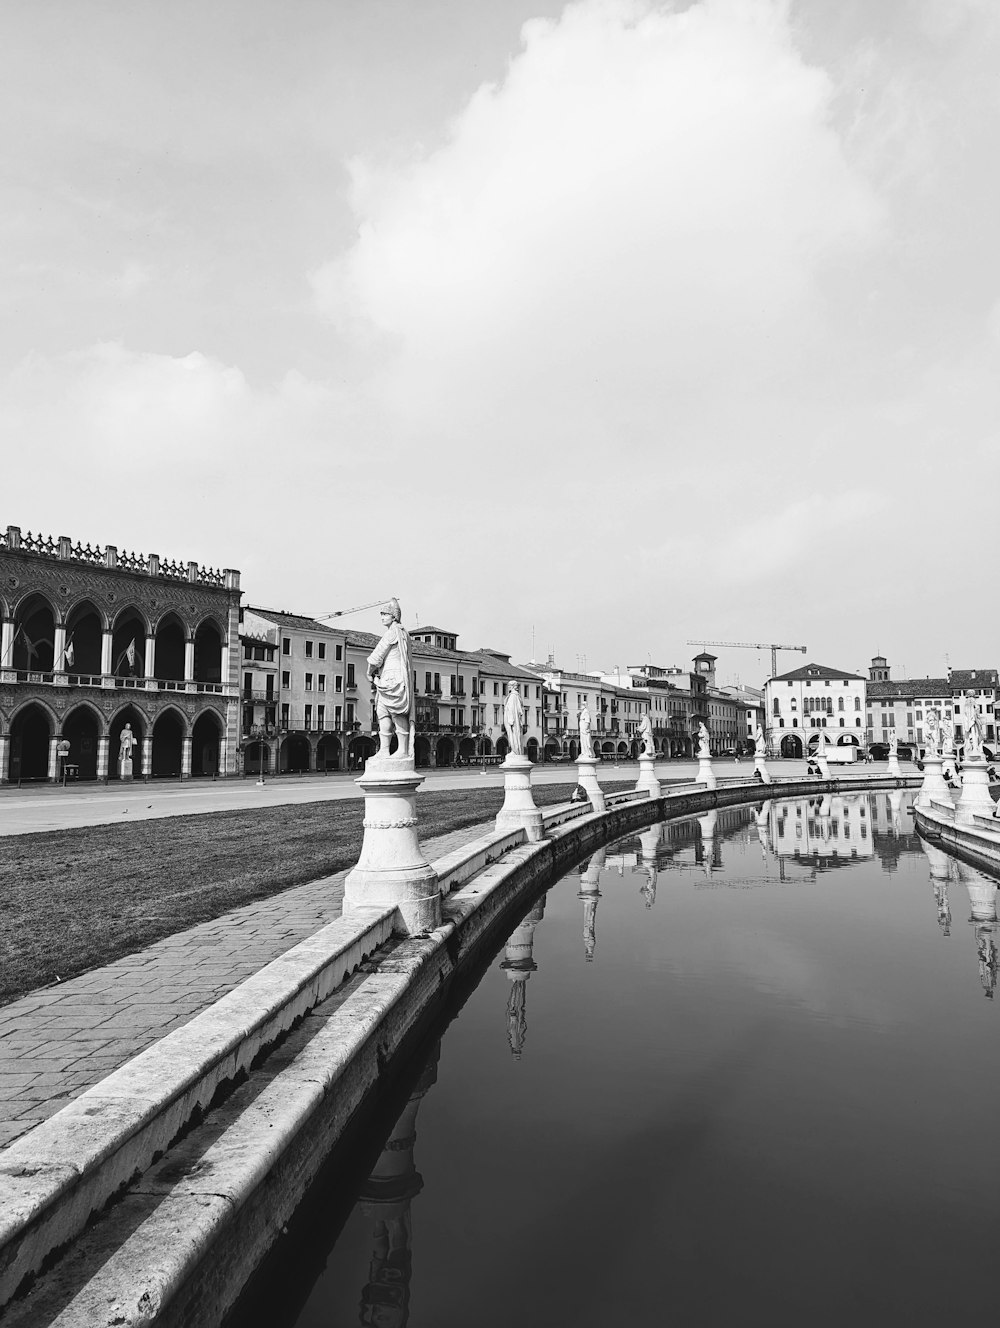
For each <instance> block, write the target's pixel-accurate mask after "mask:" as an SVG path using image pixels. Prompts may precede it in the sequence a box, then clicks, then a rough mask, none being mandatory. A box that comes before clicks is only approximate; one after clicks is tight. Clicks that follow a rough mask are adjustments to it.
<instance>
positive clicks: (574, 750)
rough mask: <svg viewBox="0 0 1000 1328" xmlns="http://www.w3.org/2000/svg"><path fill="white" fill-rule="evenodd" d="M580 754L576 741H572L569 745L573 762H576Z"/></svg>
mask: <svg viewBox="0 0 1000 1328" xmlns="http://www.w3.org/2000/svg"><path fill="white" fill-rule="evenodd" d="M579 752H580V748H579V747H578V746H577V745H576V740H575V739H571V741H570V744H569V759H570V760H571V761H575V760H576V758H577V756H578V755H579Z"/></svg>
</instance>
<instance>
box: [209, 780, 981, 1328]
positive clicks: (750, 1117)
mask: <svg viewBox="0 0 1000 1328" xmlns="http://www.w3.org/2000/svg"><path fill="white" fill-rule="evenodd" d="M911 798H912V795H911V794H908V793H907V794H900V793H892V794H886V793H878V794H858V795H851V796H846V797H843V798H840V797H830V796H827V797H826V798H824V799H820V798H816V799H815V800H813V801H810V800H808V799H802V800H799V801H791V802H787V803H771V804H765V807H764V809H763V810H762V811H758V812H755V811H754V810H753V809H751V808H746V809H737V810H732V811H728V812H720V813H719V814H718V816H717V817H711V818H709V817H704V818H701V820H700V821H698V820H694V821H690V822H684V823H680V824H672V825H671V826H669V827H666V828H664V827H662V826H661V827H657V828H656V829H654V830H653V831H649V832H645V833H644V834H642V835H641V836H636V837H633V838H631V839H627V840H624V841H622V842H621V843H619V844H617V845H615V846H613V847H612V848H610V849H608V850H606V851H604V852H602V853H599V854H598V855H597V856H596V858H594V859H592V860H591V861H590V862H589V863H585V864H584V865H583V867H582V868H581V870H578V871H576V872H574V873H571V874H569V875H568V876H566V877H564V878H563V879H562V880H561V881H559V882H558V884H556V885H555V886H554V887H552V888H551V889H550V890H549V891H548V893H547V895H546V896H545V897H544V899H543V900H540V901H539V902H538V903H537V905H536V906H535V907H534V908H533V909H532V910H531V912H530V913H529V914H528V916H527V918H526V919H525V920H524V921H523V922H522V923H521V924H520V925H519V926H518V927H517V928H516V930H515V931H514V933H513V934H512V936H511V939H510V941H509V942H508V945H507V947H506V950H505V951H503V952H501V954H500V955H499V956H498V957H497V959H496V960H495V961H494V962H493V963H492V964H491V965H490V967H489V969H488V971H487V972H486V973H485V975H484V976H483V979H482V981H481V982H480V983H479V985H478V987H477V988H476V989H475V991H474V992H473V993H472V995H471V996H470V998H469V999H468V1001H467V1003H466V1004H465V1005H464V1008H462V1009H461V1011H460V1013H459V1014H458V1016H457V1018H455V1019H454V1021H453V1022H452V1023H451V1024H450V1026H449V1027H448V1028H447V1032H446V1034H445V1036H444V1038H443V1041H441V1042H440V1043H439V1044H435V1045H434V1046H432V1047H430V1048H429V1051H428V1055H427V1057H426V1060H425V1062H424V1064H423V1067H422V1068H420V1067H415V1069H414V1074H413V1075H412V1076H411V1078H410V1080H409V1082H408V1084H406V1085H405V1086H404V1087H403V1088H402V1090H401V1098H400V1102H397V1103H396V1107H398V1106H400V1105H401V1103H402V1102H403V1101H405V1103H406V1105H405V1107H404V1108H403V1112H402V1116H401V1117H400V1119H399V1121H398V1122H397V1123H396V1125H395V1126H394V1128H393V1129H392V1130H391V1131H390V1132H389V1134H388V1138H387V1140H386V1142H385V1146H384V1148H383V1147H382V1141H383V1139H385V1131H384V1130H383V1131H382V1134H381V1137H380V1138H376V1139H374V1140H372V1141H371V1142H370V1145H369V1151H368V1152H367V1153H366V1152H365V1149H364V1147H361V1148H359V1150H358V1157H359V1165H360V1166H361V1167H362V1171H361V1174H360V1175H359V1176H358V1178H357V1180H358V1182H360V1191H359V1190H358V1188H357V1185H356V1184H355V1185H354V1186H352V1187H351V1190H350V1193H349V1194H344V1193H343V1192H342V1191H343V1184H341V1191H340V1192H338V1191H337V1190H336V1189H335V1188H332V1187H328V1189H327V1190H326V1191H323V1190H322V1189H321V1188H320V1189H319V1190H317V1191H316V1192H314V1194H313V1195H312V1196H311V1199H310V1203H309V1204H308V1205H307V1207H306V1210H305V1211H307V1213H308V1218H307V1221H306V1222H305V1223H303V1224H300V1225H299V1227H297V1228H295V1229H294V1230H293V1232H292V1235H291V1237H290V1239H289V1240H288V1241H286V1242H284V1245H283V1247H282V1248H281V1249H279V1251H278V1252H277V1255H276V1257H275V1258H273V1259H272V1260H271V1262H270V1265H269V1266H268V1268H267V1270H266V1276H265V1277H264V1278H262V1279H261V1280H260V1283H259V1284H258V1285H257V1286H255V1287H254V1288H253V1293H252V1296H250V1297H248V1298H247V1300H245V1302H244V1303H243V1304H242V1305H241V1306H240V1308H239V1312H238V1314H237V1315H236V1316H235V1317H234V1323H237V1324H240V1325H249V1324H251V1323H257V1322H265V1321H266V1322H267V1323H269V1324H273V1325H275V1326H276V1328H292V1326H293V1325H294V1328H320V1325H322V1328H339V1326H340V1325H349V1324H357V1323H363V1324H378V1325H402V1324H405V1323H408V1324H410V1325H413V1326H414V1328H423V1326H424V1325H426V1326H427V1328H430V1326H431V1325H434V1328H442V1326H443V1325H452V1324H455V1325H459V1324H461V1325H465V1324H469V1325H477V1326H479V1328H511V1325H512V1324H516V1325H518V1328H525V1325H549V1324H556V1325H558V1324H572V1325H575V1326H577V1328H585V1326H589V1325H593V1326H594V1328H597V1326H598V1325H600V1328H613V1326H614V1325H619V1324H646V1323H675V1324H682V1325H686V1324H708V1325H713V1324H727V1325H728V1324H733V1323H739V1324H762V1325H763V1324H767V1325H786V1324H787V1325H793V1324H794V1325H799V1324H809V1325H816V1324H820V1325H826V1324H838V1325H841V1324H859V1323H860V1324H873V1325H874V1324H878V1325H883V1324H903V1323H907V1324H908V1323H917V1324H925V1323H942V1324H944V1323H950V1324H966V1323H973V1322H980V1321H982V1322H986V1321H987V1316H989V1318H990V1320H992V1313H994V1312H996V1311H995V1305H996V1303H997V1292H996V1290H995V1282H996V1276H995V1273H994V1260H995V1249H996V1243H997V1238H998V1234H1000V1226H998V1223H997V1220H996V1215H997V1208H998V1204H1000V1193H998V1186H997V1182H998V1165H997V1160H996V1143H995V1140H996V1135H997V1123H996V1122H997V1114H998V1111H1000V1057H998V1055H997V1049H998V1029H1000V1010H998V1008H997V1005H998V1002H996V1001H994V1000H993V999H992V997H993V988H994V986H995V983H996V970H997V962H996V955H997V950H996V945H995V934H994V932H995V926H996V922H995V895H996V886H995V884H994V883H993V882H992V881H990V880H987V878H985V877H984V876H982V875H981V874H980V873H978V872H976V871H975V870H973V869H971V868H967V867H965V866H964V865H962V864H956V863H954V862H952V861H950V860H949V859H947V858H945V856H944V855H943V854H941V853H939V852H937V851H936V850H934V849H933V848H925V847H924V846H923V845H922V844H921V841H920V840H919V839H918V838H917V837H916V835H915V834H914V831H913V822H912V816H911V815H910V812H909V804H910V801H911ZM394 1110H395V1108H394ZM380 1148H382V1151H381V1152H380V1151H379V1149H380ZM368 1170H370V1171H371V1174H370V1175H369V1176H368V1178H367V1179H363V1177H364V1173H365V1172H367V1171H368ZM345 1218H346V1220H345ZM302 1226H305V1227H306V1229H305V1230H302V1229H301V1227H302Z"/></svg>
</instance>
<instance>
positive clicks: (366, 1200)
mask: <svg viewBox="0 0 1000 1328" xmlns="http://www.w3.org/2000/svg"><path fill="white" fill-rule="evenodd" d="M440 1055H441V1043H440V1042H437V1043H436V1044H435V1046H434V1048H433V1049H432V1051H431V1053H430V1055H429V1056H428V1059H427V1064H426V1065H425V1067H424V1069H423V1072H422V1073H421V1075H420V1078H419V1079H418V1080H417V1083H416V1085H415V1087H414V1089H413V1092H412V1093H411V1094H410V1097H409V1100H408V1101H407V1103H406V1106H405V1107H404V1108H403V1110H402V1112H401V1113H400V1116H399V1119H398V1120H397V1121H396V1124H395V1125H394V1126H393V1127H392V1132H391V1133H390V1135H389V1138H388V1139H387V1140H386V1141H385V1144H384V1146H383V1148H382V1152H381V1153H380V1154H379V1157H378V1161H377V1162H376V1163H375V1166H374V1167H373V1168H372V1172H371V1175H370V1176H369V1177H368V1179H367V1180H366V1181H365V1183H364V1185H363V1186H362V1187H361V1192H360V1194H359V1195H358V1207H359V1208H360V1210H361V1212H362V1213H363V1214H364V1216H365V1217H366V1218H367V1219H368V1220H369V1221H371V1222H372V1254H371V1261H370V1263H369V1266H368V1281H367V1282H366V1283H365V1285H364V1288H363V1290H362V1292H361V1313H360V1322H361V1323H363V1324H370V1325H373V1326H376V1328H403V1326H404V1325H405V1324H406V1322H407V1320H408V1319H409V1317H410V1277H411V1273H412V1265H411V1252H410V1239H411V1235H412V1231H411V1226H410V1204H411V1202H412V1201H413V1199H414V1198H415V1197H416V1196H417V1195H418V1194H419V1193H420V1191H421V1190H422V1189H423V1179H422V1177H421V1175H420V1173H419V1172H418V1171H417V1168H416V1163H415V1162H414V1157H413V1149H414V1145H415V1144H416V1141H417V1112H418V1111H419V1110H420V1103H421V1101H422V1100H423V1098H424V1095H425V1094H426V1093H427V1091H428V1089H430V1088H431V1087H432V1086H433V1085H434V1084H435V1083H436V1082H437V1067H438V1060H439V1058H440Z"/></svg>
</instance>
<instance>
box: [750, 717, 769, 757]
mask: <svg viewBox="0 0 1000 1328" xmlns="http://www.w3.org/2000/svg"><path fill="white" fill-rule="evenodd" d="M753 754H754V756H758V757H761V758H763V757H764V756H766V755H767V739H766V738H765V737H764V730H763V729H762V728H761V726H760V725H759V724H758V725H757V727H756V728H755V729H754V734H753Z"/></svg>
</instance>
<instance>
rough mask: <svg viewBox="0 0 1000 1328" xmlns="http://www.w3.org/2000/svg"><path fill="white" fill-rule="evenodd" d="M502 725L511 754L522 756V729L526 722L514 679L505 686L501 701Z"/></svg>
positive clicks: (522, 704) (522, 703)
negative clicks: (505, 695)
mask: <svg viewBox="0 0 1000 1328" xmlns="http://www.w3.org/2000/svg"><path fill="white" fill-rule="evenodd" d="M503 727H504V732H505V733H506V734H507V745H508V748H509V751H510V754H511V756H523V755H524V730H525V728H526V727H527V724H526V722H525V718H524V702H523V701H522V700H521V693H520V691H519V690H518V686H517V683H516V682H514V681H511V682H510V683H509V684H508V686H507V699H506V701H504V703H503Z"/></svg>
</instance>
